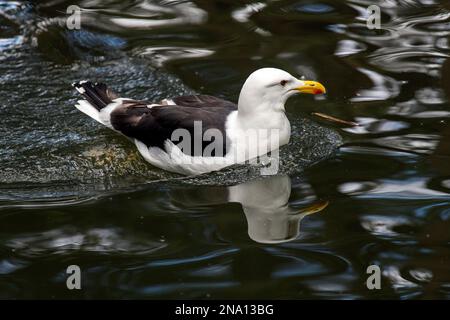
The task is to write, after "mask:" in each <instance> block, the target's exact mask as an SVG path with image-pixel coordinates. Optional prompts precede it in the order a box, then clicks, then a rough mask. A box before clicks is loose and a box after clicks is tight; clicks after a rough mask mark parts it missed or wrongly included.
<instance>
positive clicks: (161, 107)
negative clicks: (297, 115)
mask: <svg viewBox="0 0 450 320" xmlns="http://www.w3.org/2000/svg"><path fill="white" fill-rule="evenodd" d="M73 86H74V87H75V89H76V90H77V91H78V92H79V93H80V94H81V95H82V96H83V98H84V100H79V101H78V104H77V105H76V107H77V109H78V110H80V111H81V112H83V113H85V114H86V115H88V116H90V117H91V118H93V119H95V120H96V121H98V122H100V123H101V124H103V125H105V126H107V127H109V128H111V129H113V130H115V131H118V132H120V133H122V134H123V135H125V136H127V137H129V138H130V139H131V140H132V141H133V142H134V143H135V144H136V146H137V148H138V150H139V152H140V153H141V155H142V156H143V157H144V159H145V160H146V161H148V162H149V163H151V164H152V165H154V166H156V167H159V168H162V169H164V170H167V171H171V172H176V173H180V174H184V175H196V174H201V173H206V172H210V171H216V170H220V169H222V168H224V167H226V166H229V165H232V164H235V163H242V162H244V161H246V160H249V159H251V158H252V157H254V156H262V155H264V154H267V153H268V152H271V151H274V150H277V149H278V148H279V147H280V146H282V145H285V144H287V143H288V142H289V138H290V135H291V126H290V123H289V120H288V118H287V117H286V114H285V109H284V104H285V102H286V100H287V99H288V98H289V97H291V96H292V95H294V94H296V93H308V94H322V93H325V92H326V91H325V87H324V86H323V85H322V84H320V83H319V82H315V81H305V80H299V79H296V78H295V77H293V76H292V75H290V74H289V73H287V72H286V71H283V70H280V69H275V68H263V69H259V70H256V71H255V72H253V73H252V74H251V75H250V76H249V77H248V78H247V80H246V81H245V83H244V85H243V86H242V89H241V92H240V95H239V101H238V104H237V105H236V104H235V103H233V102H230V101H226V100H223V99H220V98H216V97H213V96H209V95H190V96H181V97H175V98H167V99H164V100H162V101H160V102H158V103H149V102H146V101H139V100H133V99H128V98H120V97H119V96H118V95H117V94H115V93H114V92H113V91H111V90H110V89H109V88H108V87H107V86H106V85H105V84H103V83H95V84H94V83H92V82H90V81H80V82H76V83H74V84H73Z"/></svg>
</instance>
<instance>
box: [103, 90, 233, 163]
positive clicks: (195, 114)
mask: <svg viewBox="0 0 450 320" xmlns="http://www.w3.org/2000/svg"><path fill="white" fill-rule="evenodd" d="M172 100H173V102H174V103H175V105H157V106H152V107H151V108H149V107H148V106H147V105H148V103H145V102H143V101H135V100H128V101H124V102H123V104H122V105H121V106H119V107H117V108H116V109H115V110H114V111H113V112H112V113H111V124H112V125H113V127H114V129H116V130H118V131H120V132H122V133H123V134H124V135H126V136H128V137H130V138H134V139H137V140H139V141H141V142H143V143H144V144H145V145H147V146H148V147H159V148H161V149H164V144H165V141H166V140H172V139H171V138H172V134H173V132H174V131H175V130H177V129H185V130H187V131H188V132H189V133H190V137H191V142H190V143H191V148H190V150H189V149H187V150H186V149H182V150H183V152H184V153H186V154H188V155H191V156H202V155H203V152H204V149H205V148H206V146H208V145H209V144H211V143H212V142H211V141H203V139H202V145H201V150H200V148H199V149H196V148H194V143H196V142H195V141H194V123H195V121H201V129H202V130H201V131H202V136H203V134H204V133H205V131H206V130H208V129H217V130H219V131H220V132H221V134H222V137H223V143H222V149H221V150H220V152H213V153H212V154H211V155H212V156H223V155H225V154H226V153H227V152H228V147H229V141H228V139H227V135H226V133H225V123H226V120H227V117H228V115H229V114H230V113H231V112H232V111H235V110H237V106H236V104H234V103H232V102H229V101H226V100H223V99H219V98H216V97H213V96H207V95H192V96H182V97H177V98H174V99H172ZM213 141H214V138H213ZM173 142H174V144H177V143H178V141H173Z"/></svg>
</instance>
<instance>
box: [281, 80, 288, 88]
mask: <svg viewBox="0 0 450 320" xmlns="http://www.w3.org/2000/svg"><path fill="white" fill-rule="evenodd" d="M286 83H288V81H287V80H281V81H280V85H281V86H282V87H284V86H285V85H286Z"/></svg>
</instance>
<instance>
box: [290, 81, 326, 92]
mask: <svg viewBox="0 0 450 320" xmlns="http://www.w3.org/2000/svg"><path fill="white" fill-rule="evenodd" d="M303 82H304V85H303V86H300V87H298V88H295V90H297V91H299V92H301V93H310V94H322V93H326V92H327V90H326V89H325V87H324V86H323V85H322V84H321V83H319V82H316V81H303Z"/></svg>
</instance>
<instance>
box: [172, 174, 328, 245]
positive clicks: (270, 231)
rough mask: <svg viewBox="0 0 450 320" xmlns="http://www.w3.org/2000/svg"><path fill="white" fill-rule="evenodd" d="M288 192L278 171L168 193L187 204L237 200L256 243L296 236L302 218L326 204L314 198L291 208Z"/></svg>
mask: <svg viewBox="0 0 450 320" xmlns="http://www.w3.org/2000/svg"><path fill="white" fill-rule="evenodd" d="M290 195H291V179H290V177H289V176H287V175H280V176H270V177H265V178H260V179H256V180H251V181H248V182H245V183H242V184H238V185H235V186H230V187H207V188H201V189H194V190H193V189H190V190H183V192H181V193H180V192H177V193H176V194H173V195H172V196H173V198H174V200H176V201H180V202H181V203H183V204H184V205H187V206H199V205H217V204H223V203H240V204H241V205H242V209H243V211H244V214H245V217H246V219H247V225H248V235H249V237H250V238H251V239H252V240H254V241H256V242H258V243H266V244H275V243H283V242H289V241H293V240H295V239H297V238H298V236H299V234H300V222H301V221H302V219H303V218H304V217H306V216H307V215H310V214H313V213H317V212H320V211H322V210H323V209H325V208H326V207H327V206H328V201H323V200H316V201H314V202H313V203H312V204H309V205H307V206H305V207H304V208H302V209H298V208H293V207H291V206H290V205H289V197H290Z"/></svg>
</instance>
